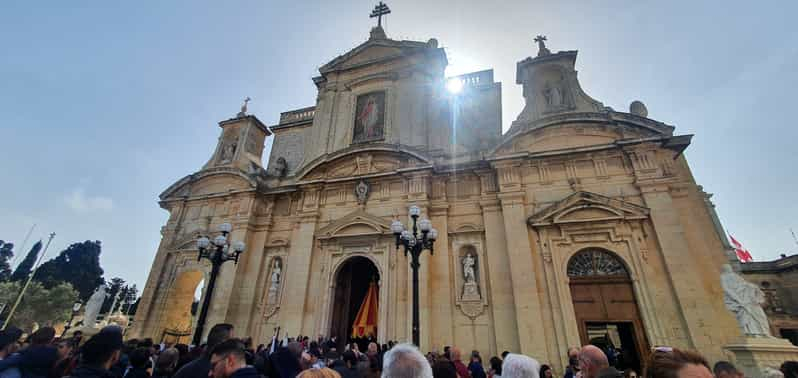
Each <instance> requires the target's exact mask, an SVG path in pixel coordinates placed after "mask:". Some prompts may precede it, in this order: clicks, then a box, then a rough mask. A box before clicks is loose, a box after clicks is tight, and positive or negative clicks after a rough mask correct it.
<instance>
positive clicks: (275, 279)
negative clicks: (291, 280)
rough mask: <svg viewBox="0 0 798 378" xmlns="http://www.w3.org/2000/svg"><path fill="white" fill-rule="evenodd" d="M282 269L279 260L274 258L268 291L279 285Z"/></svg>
mask: <svg viewBox="0 0 798 378" xmlns="http://www.w3.org/2000/svg"><path fill="white" fill-rule="evenodd" d="M282 271H283V270H282V269H281V268H280V260H279V259H277V260H274V267H272V278H271V281H272V285H271V287H269V290H270V291H277V289H278V288H279V287H280V275H281V274H282Z"/></svg>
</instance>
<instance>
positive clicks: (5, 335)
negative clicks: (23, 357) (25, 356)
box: [0, 326, 22, 358]
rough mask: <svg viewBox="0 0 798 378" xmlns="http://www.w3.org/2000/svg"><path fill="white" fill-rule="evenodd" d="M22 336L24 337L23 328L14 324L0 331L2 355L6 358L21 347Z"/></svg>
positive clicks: (0, 351) (0, 353)
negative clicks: (20, 339)
mask: <svg viewBox="0 0 798 378" xmlns="http://www.w3.org/2000/svg"><path fill="white" fill-rule="evenodd" d="M20 337H22V330H21V329H19V328H17V327H14V326H9V327H7V328H6V329H5V330H3V331H0V357H3V358H5V357H6V356H8V355H10V354H12V353H14V352H16V351H17V350H18V349H19V338H20Z"/></svg>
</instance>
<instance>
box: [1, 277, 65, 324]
mask: <svg viewBox="0 0 798 378" xmlns="http://www.w3.org/2000/svg"><path fill="white" fill-rule="evenodd" d="M23 285H24V283H23V282H19V281H14V282H3V283H0V302H3V303H8V306H6V308H5V311H4V312H3V314H2V317H3V319H5V318H6V317H7V316H8V313H9V311H10V310H11V306H12V305H13V304H14V301H16V299H17V295H19V292H20V290H21V288H22V286H23ZM77 299H78V292H77V291H75V289H73V288H72V285H70V284H68V283H60V284H58V285H55V286H53V287H52V288H50V289H49V290H48V289H46V288H45V287H44V286H43V285H42V284H41V283H39V282H36V281H33V282H31V283H30V285H29V286H28V290H26V291H25V296H23V297H22V301H21V302H20V303H19V306H17V309H16V311H14V316H13V317H12V318H11V322H9V324H12V325H16V326H17V327H19V328H21V329H23V330H25V331H28V332H30V331H31V330H32V329H33V326H34V324H35V325H38V326H45V325H53V324H55V323H59V322H64V321H67V320H69V317H70V316H71V315H72V304H74V303H75V301H76V300H77Z"/></svg>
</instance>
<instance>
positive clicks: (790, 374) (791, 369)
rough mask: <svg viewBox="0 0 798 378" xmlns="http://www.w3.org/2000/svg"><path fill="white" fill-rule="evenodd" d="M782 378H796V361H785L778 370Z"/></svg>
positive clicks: (797, 377) (797, 374) (797, 363)
mask: <svg viewBox="0 0 798 378" xmlns="http://www.w3.org/2000/svg"><path fill="white" fill-rule="evenodd" d="M779 370H781V372H782V374H784V378H798V361H785V362H784V363H783V364H781V367H780V368H779Z"/></svg>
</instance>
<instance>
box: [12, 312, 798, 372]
mask: <svg viewBox="0 0 798 378" xmlns="http://www.w3.org/2000/svg"><path fill="white" fill-rule="evenodd" d="M271 344H274V345H271ZM341 345H344V347H343V348H341ZM566 366H567V367H566V369H565V371H564V372H563V374H564V375H563V377H564V378H621V377H623V378H637V377H646V378H712V377H716V378H743V377H744V375H743V373H742V372H740V371H739V370H738V369H737V368H735V366H734V365H733V364H731V363H730V362H728V361H719V362H716V363H715V364H714V365H712V367H710V364H709V362H708V361H707V360H706V359H705V358H704V357H703V356H702V355H701V354H699V353H697V352H694V351H688V350H679V349H676V348H670V347H656V348H654V349H653V350H652V352H651V355H650V356H649V358H648V359H647V360H646V361H645V366H646V368H645V371H644V373H643V375H638V373H637V372H636V371H634V370H633V369H626V370H624V371H619V370H617V369H615V368H614V367H612V366H611V365H610V362H609V359H608V358H607V353H606V352H605V351H603V350H602V349H600V348H598V347H596V346H593V345H586V346H583V347H581V348H571V349H569V350H568V362H567V364H566ZM764 374H765V376H764V377H762V378H776V377H785V378H798V362H795V361H787V362H784V363H783V364H782V365H781V368H780V369H770V370H766V371H765V372H764ZM553 376H555V375H554V371H553V370H552V368H551V367H550V366H549V365H546V364H540V363H539V362H538V361H537V360H536V359H534V358H532V357H529V356H525V355H523V354H517V353H510V352H509V351H505V352H503V353H502V354H501V356H492V357H490V358H489V359H487V362H484V361H483V358H482V356H481V355H480V353H479V352H478V351H472V352H471V354H470V356H468V357H467V358H465V360H464V358H463V352H462V351H461V350H460V349H459V348H457V347H454V346H451V347H445V348H444V350H443V352H442V353H436V352H429V353H427V354H426V355H423V354H422V353H421V352H420V351H419V350H418V349H417V348H416V347H415V346H413V345H411V344H406V343H399V344H397V343H394V342H392V341H390V342H388V343H387V344H383V345H379V344H377V343H376V341H375V340H374V339H373V338H363V339H358V340H354V341H353V342H350V343H346V344H344V343H339V342H338V340H336V339H335V338H331V339H322V338H318V339H317V340H313V341H311V340H310V338H308V337H302V336H300V337H298V338H296V339H285V340H283V341H272V342H271V343H269V345H264V344H260V345H258V346H257V347H253V342H252V339H251V338H244V339H241V338H236V336H235V330H234V327H233V326H232V325H230V324H217V325H215V326H214V327H213V328H211V330H210V332H209V333H208V338H207V342H206V343H205V344H203V345H200V346H198V347H194V348H191V347H190V346H189V345H186V344H174V345H164V344H156V343H154V342H153V340H151V339H143V340H136V339H131V340H127V341H124V337H123V330H122V329H121V328H120V327H118V326H108V327H105V328H103V329H102V330H100V331H99V333H97V334H95V335H93V336H91V337H89V338H85V339H84V337H83V335H82V334H81V333H80V332H75V333H74V334H73V335H72V336H71V337H69V338H59V337H56V333H55V330H54V329H53V328H52V327H43V328H40V329H38V330H37V331H36V332H33V333H32V334H30V335H28V336H27V337H23V332H22V331H21V330H19V329H18V328H14V327H8V328H6V329H5V330H2V331H0V378H50V377H53V378H61V377H73V378H190V377H203V378H204V377H214V378H260V377H269V378H294V377H299V378H376V377H384V378H433V377H434V378H551V377H553ZM558 376H559V375H558Z"/></svg>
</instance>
